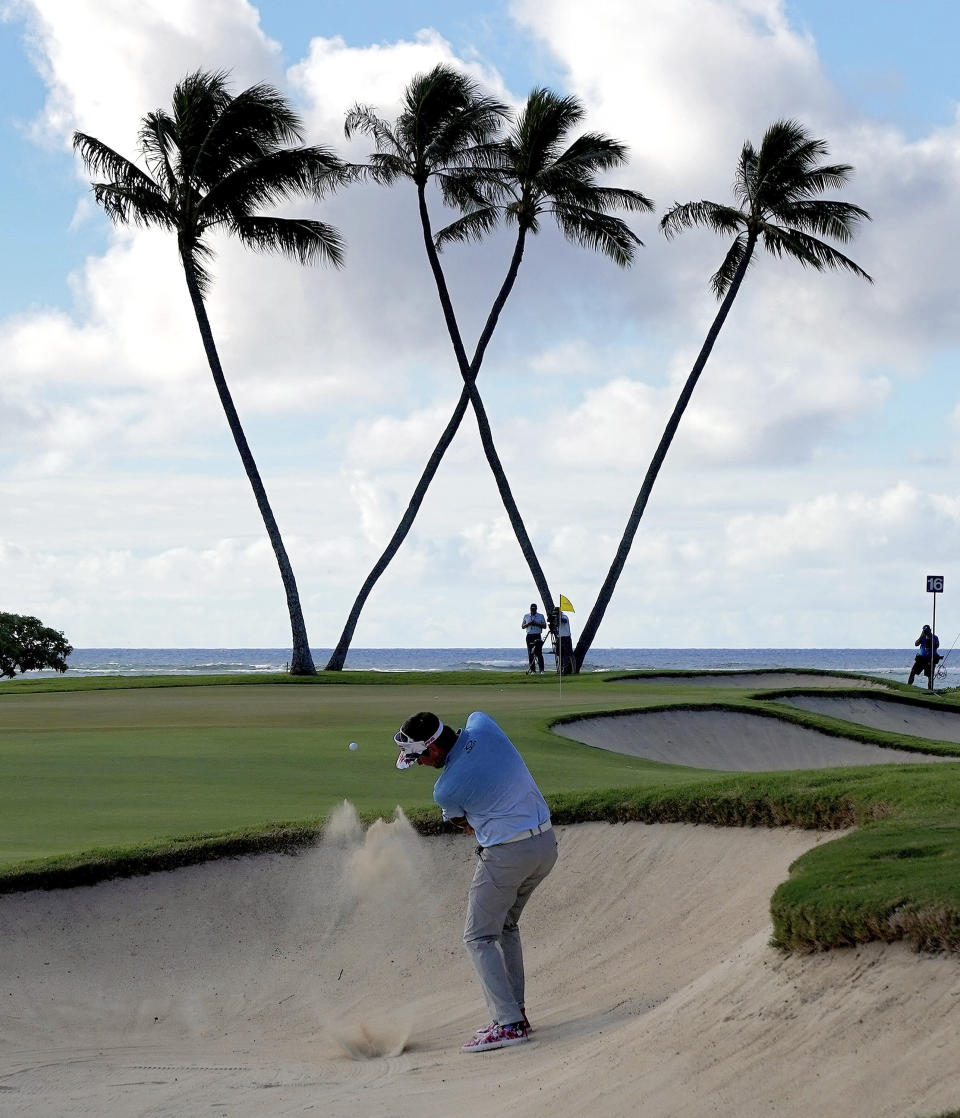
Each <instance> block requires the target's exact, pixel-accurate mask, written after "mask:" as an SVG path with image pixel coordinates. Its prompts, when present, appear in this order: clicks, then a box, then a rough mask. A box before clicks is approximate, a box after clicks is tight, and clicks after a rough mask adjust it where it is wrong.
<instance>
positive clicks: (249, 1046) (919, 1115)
mask: <svg viewBox="0 0 960 1118" xmlns="http://www.w3.org/2000/svg"><path fill="white" fill-rule="evenodd" d="M558 836H559V840H560V861H559V863H558V866H557V869H556V870H555V871H554V873H553V875H551V877H550V878H549V879H548V880H547V882H545V883H544V885H543V886H541V888H540V889H539V890H538V892H537V893H536V894H535V896H534V898H533V900H532V901H531V902H530V905H529V907H528V909H527V912H526V914H525V916H524V926H523V932H524V942H525V946H526V956H527V970H528V991H527V1006H528V1011H529V1013H530V1016H531V1019H532V1021H533V1024H534V1027H535V1032H534V1034H533V1040H531V1042H530V1043H528V1044H526V1045H523V1046H520V1047H517V1048H513V1049H508V1050H503V1051H499V1052H490V1053H483V1054H477V1055H470V1056H468V1055H464V1054H461V1053H460V1051H459V1047H460V1045H461V1043H462V1042H463V1041H464V1040H466V1039H467V1038H468V1037H469V1036H470V1035H471V1034H472V1032H473V1031H474V1029H476V1028H477V1027H479V1026H480V1025H481V1024H483V1023H484V1022H485V1014H484V1012H483V1009H482V1006H481V999H480V995H479V990H478V987H477V985H476V982H475V979H474V977H473V973H472V970H471V969H470V966H469V963H468V961H467V958H466V955H465V952H464V951H463V948H462V944H461V942H460V934H461V928H462V920H463V911H464V901H465V894H466V889H467V885H468V883H469V879H470V877H471V875H472V867H473V861H474V857H473V848H472V843H471V841H470V840H469V839H466V838H461V837H457V838H435V839H424V838H420V837H418V836H416V835H415V834H414V833H413V831H412V829H411V828H410V827H409V825H407V824H406V823H405V821H404V820H403V819H402V817H401V818H398V820H397V821H396V822H393V823H391V824H389V825H387V824H383V823H381V824H378V825H375V826H374V827H373V828H371V830H370V831H368V832H367V833H366V835H363V834H361V832H360V830H359V828H358V827H357V826H356V821H355V818H354V817H353V816H352V814H351V812H350V811H349V810H348V809H347V810H345V811H344V812H342V813H341V815H340V818H339V819H338V820H337V822H336V825H335V826H334V827H333V829H332V833H331V834H329V835H328V837H327V838H326V839H325V840H324V841H323V842H322V843H321V844H320V845H319V846H318V847H317V848H315V849H312V850H310V851H308V852H306V853H303V854H301V855H300V856H297V857H293V856H285V855H264V856H260V857H256V858H252V857H251V858H241V859H234V860H228V861H222V862H215V863H208V864H206V865H202V866H195V867H191V868H187V869H182V870H178V871H176V872H172V873H160V874H153V875H150V876H147V877H141V878H134V879H129V880H123V881H113V882H105V883H102V884H100V885H97V886H94V887H92V888H86V889H71V890H61V891H54V892H50V893H26V894H18V895H12V896H5V897H0V942H2V943H3V956H2V957H3V963H2V969H0V976H2V982H0V1006H2V1008H0V1112H2V1113H4V1114H7V1113H9V1114H16V1115H18V1118H58V1116H64V1118H66V1116H68V1115H69V1116H70V1118H86V1116H89V1118H94V1116H96V1118H104V1116H110V1118H113V1116H127V1115H130V1116H132V1115H138V1116H139V1115H150V1116H151V1118H182V1116H184V1115H190V1116H192V1115H213V1116H229V1118H248V1116H249V1118H253V1116H256V1118H263V1116H264V1115H269V1116H270V1118H277V1116H284V1115H301V1114H307V1113H310V1114H317V1115H323V1116H325V1118H328V1116H329V1118H338V1116H341V1115H342V1116H347V1115H349V1116H351V1118H353V1116H357V1115H360V1116H363V1118H376V1116H384V1118H385V1116H391V1118H408V1116H409V1118H413V1116H417V1118H429V1116H432V1115H444V1116H448V1115H449V1116H454V1118H458V1116H459V1118H473V1116H476V1115H487V1114H491V1113H506V1114H516V1115H540V1114H543V1115H551V1116H552V1118H581V1116H582V1115H584V1114H593V1115H601V1116H619V1115H624V1116H626V1115H630V1116H632V1115H636V1114H643V1115H644V1116H645V1118H667V1116H669V1118H684V1116H691V1118H693V1116H696V1118H700V1116H703V1115H719V1116H729V1118H734V1116H736V1118H753V1116H759V1115H765V1116H768V1115H771V1114H776V1115H777V1116H778V1118H790V1116H792V1115H796V1116H797V1118H801V1116H802V1118H816V1116H823V1118H836V1116H837V1115H840V1114H842V1115H844V1116H845V1118H861V1116H862V1118H884V1116H887V1118H911V1116H916V1118H929V1116H932V1115H934V1114H936V1113H938V1112H940V1111H942V1110H944V1109H946V1108H948V1107H951V1106H956V1105H957V1103H958V1101H960V1062H958V1061H957V1060H956V1058H955V1054H956V1050H957V1041H956V1021H957V1014H958V1012H960V968H958V966H957V963H956V961H955V960H953V959H948V958H942V957H930V956H919V955H914V954H912V953H910V952H909V951H908V950H907V949H905V948H903V947H901V946H870V947H868V948H864V949H861V950H841V951H835V952H831V953H829V954H826V955H820V956H809V957H802V958H801V957H784V956H781V955H780V954H778V953H777V952H775V951H774V950H773V949H772V948H770V947H769V946H767V941H768V938H769V934H770V928H769V915H768V904H769V898H770V894H771V892H772V891H773V889H774V888H775V887H776V885H777V883H778V882H780V881H781V880H783V879H784V877H785V876H786V875H787V872H788V867H789V865H790V863H791V862H792V861H793V860H794V859H795V858H797V857H798V856H799V855H800V854H801V853H803V852H804V851H805V850H808V849H810V848H811V847H812V846H813V845H814V844H815V843H817V842H818V841H827V840H821V839H819V838H818V836H816V835H814V834H812V833H809V832H799V831H794V830H777V831H769V830H738V829H730V830H722V829H714V828H708V827H694V826H685V825H680V824H675V825H665V826H645V825H643V824H627V825H621V826H608V825H604V824H584V825H580V826H575V827H566V828H558Z"/></svg>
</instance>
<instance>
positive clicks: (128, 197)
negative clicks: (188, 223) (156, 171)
mask: <svg viewBox="0 0 960 1118" xmlns="http://www.w3.org/2000/svg"><path fill="white" fill-rule="evenodd" d="M91 186H92V189H93V197H94V199H95V200H96V203H97V205H98V206H102V207H103V209H104V212H105V213H106V215H107V217H109V218H110V220H111V221H112V222H113V223H114V224H115V225H140V226H144V227H146V226H149V225H159V226H160V227H161V228H162V229H176V228H177V220H176V212H175V211H174V209H173V208H172V207H171V205H170V201H169V199H168V198H167V197H166V195H165V194H163V192H162V191H160V190H158V189H157V187H156V186H155V185H154V184H153V183H152V182H151V183H149V185H145V184H142V183H131V184H130V185H127V184H125V183H115V182H95V183H92V184H91Z"/></svg>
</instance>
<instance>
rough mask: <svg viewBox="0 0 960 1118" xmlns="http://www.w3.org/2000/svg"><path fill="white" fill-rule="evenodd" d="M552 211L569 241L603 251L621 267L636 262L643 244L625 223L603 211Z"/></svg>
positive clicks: (555, 207)
mask: <svg viewBox="0 0 960 1118" xmlns="http://www.w3.org/2000/svg"><path fill="white" fill-rule="evenodd" d="M550 212H551V213H553V215H554V217H555V219H556V222H557V225H558V226H559V227H560V231H561V232H562V233H563V235H564V236H565V237H566V238H567V240H568V241H571V242H572V243H573V244H577V245H580V246H581V247H582V248H589V249H593V250H594V251H595V252H602V253H603V254H604V256H609V257H610V259H611V260H612V261H613V262H614V263H615V264H618V265H619V266H620V267H621V268H627V267H629V266H630V264H632V263H633V258H634V255H635V253H636V249H637V248H638V247H642V245H643V241H641V240H640V238H639V237H638V236H637V235H636V233H634V232H633V230H632V229H631V228H630V227H629V225H627V223H626V222H625V221H623V220H622V219H621V218H619V217H612V216H611V215H610V214H607V213H602V212H601V211H600V210H585V209H583V208H582V207H579V206H576V207H573V206H570V207H568V206H563V205H556V206H554V207H553V208H552V209H551V211H550Z"/></svg>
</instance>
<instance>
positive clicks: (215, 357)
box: [180, 249, 317, 675]
mask: <svg viewBox="0 0 960 1118" xmlns="http://www.w3.org/2000/svg"><path fill="white" fill-rule="evenodd" d="M180 260H181V263H182V264H183V271H184V275H185V276H186V280H187V290H188V291H189V292H190V300H191V302H192V303H193V310H194V314H195V315H196V316H197V325H198V326H199V327H200V337H201V338H202V339H203V348H204V351H205V352H206V355H207V362H208V364H209V365H210V372H211V373H212V374H213V383H214V384H215V385H216V387H217V393H218V395H219V396H220V403H221V404H222V405H223V410H224V413H225V414H226V417H227V423H228V424H229V425H230V431H231V433H232V434H233V441H234V442H235V443H236V445H237V450H238V451H239V452H240V460H241V461H242V462H243V468H244V469H245V470H246V472H247V478H248V479H249V481H250V485H251V487H252V489H253V495H254V498H255V499H256V502H257V508H259V509H260V515H261V516H262V517H263V523H264V526H265V527H266V529H267V535H268V536H269V537H270V543H271V544H272V545H273V553H274V555H276V557H277V565H278V566H279V568H280V578H281V579H282V580H283V589H284V591H285V592H286V595H287V610H288V611H289V613H290V630H291V633H292V637H293V652H292V658H291V660H290V674H291V675H316V674H317V669H316V668H315V667H314V664H313V656H312V655H311V653H310V642H309V641H308V640H307V627H306V625H305V624H304V621H303V611H302V610H301V608H300V595H299V593H298V592H297V581H296V579H295V578H294V576H293V567H291V565H290V560H289V558H288V556H287V549H286V548H285V547H284V546H283V539H282V538H281V536H280V529H279V528H278V527H277V521H276V518H275V517H274V515H273V510H272V509H271V508H270V502H269V500H268V499H267V491H266V489H264V487H263V482H262V480H261V479H260V472H259V471H258V470H257V464H256V462H254V460H253V455H252V454H251V452H250V447H249V445H248V443H247V437H246V435H245V434H244V432H243V427H242V426H241V425H240V417H239V416H238V415H237V409H236V407H234V403H233V397H232V396H231V395H230V389H229V388H228V387H227V381H226V378H225V377H224V375H223V368H222V366H221V364H220V357H219V354H218V353H217V347H216V343H215V342H214V340H213V331H212V330H211V328H210V320H209V318H208V317H207V309H206V307H205V306H204V302H203V296H202V295H201V293H200V287H199V285H198V283H197V276H196V273H195V272H194V270H193V266H192V263H191V261H190V258H189V253H188V251H186V250H184V249H181V253H180Z"/></svg>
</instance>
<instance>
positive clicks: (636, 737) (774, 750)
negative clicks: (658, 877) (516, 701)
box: [554, 697, 958, 772]
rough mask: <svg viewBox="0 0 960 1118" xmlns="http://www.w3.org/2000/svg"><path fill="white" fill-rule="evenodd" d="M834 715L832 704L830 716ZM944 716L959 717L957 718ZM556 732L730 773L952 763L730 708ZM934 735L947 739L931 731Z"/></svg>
mask: <svg viewBox="0 0 960 1118" xmlns="http://www.w3.org/2000/svg"><path fill="white" fill-rule="evenodd" d="M815 701H816V702H818V703H821V704H823V706H824V708H825V707H827V706H831V704H832V703H833V700H832V699H830V698H827V697H824V698H820V697H818V698H817V699H816V700H815ZM844 703H847V704H850V705H851V706H853V705H856V704H857V703H860V704H864V705H872V706H877V707H886V706H888V705H892V704H887V703H882V702H873V701H872V700H870V699H849V700H844V699H841V700H839V701H838V706H837V708H836V709H839V708H840V706H842V705H843V704H844ZM797 705H799V701H798V703H797ZM900 705H901V707H902V706H904V705H905V704H900ZM807 709H821V708H820V707H815V708H813V707H811V708H807ZM833 710H834V708H833V707H832V706H831V710H830V713H833ZM919 713H920V714H930V715H931V716H932V715H933V714H934V712H932V711H920V712H919ZM834 717H836V718H843V717H844V715H842V714H835V715H834ZM945 717H952V718H954V719H958V716H957V715H952V716H950V715H948V716H945ZM554 730H555V731H556V733H558V734H560V735H562V736H563V737H567V738H572V739H573V740H574V741H579V742H583V744H584V745H592V746H594V747H596V748H598V749H609V750H611V751H612V752H614V753H626V754H629V755H630V756H632V757H646V758H648V759H649V760H652V761H663V762H665V763H667V764H673V765H691V766H693V767H695V768H701V769H723V770H725V771H730V772H772V771H774V770H778V769H779V770H782V769H826V768H835V767H837V766H840V765H882V764H903V763H919V762H922V763H924V764H927V763H930V762H935V761H946V762H947V763H951V759H950V758H947V757H937V756H935V755H933V754H927V753H913V752H908V751H907V750H905V749H884V748H881V747H880V746H875V745H866V744H865V743H863V742H858V741H850V740H849V739H847V738H838V737H833V736H831V735H830V734H821V733H819V732H818V731H817V730H810V729H807V728H806V727H804V726H797V725H794V724H793V723H791V722H784V721H783V720H782V719H779V718H772V717H770V716H764V715H759V714H748V713H746V712H740V711H732V710H731V711H728V710H658V711H648V712H638V713H631V714H617V715H605V716H601V717H597V718H582V719H579V720H578V721H576V722H564V723H561V724H560V725H557V726H554ZM913 732H914V733H916V732H917V731H913ZM928 736H930V737H935V736H941V735H934V734H932V733H931V734H929V735H928Z"/></svg>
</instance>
